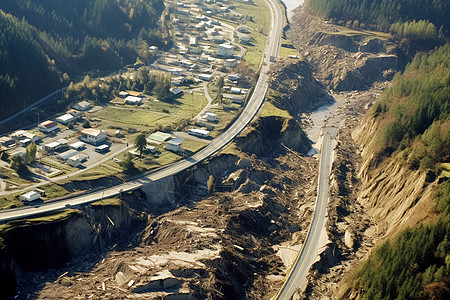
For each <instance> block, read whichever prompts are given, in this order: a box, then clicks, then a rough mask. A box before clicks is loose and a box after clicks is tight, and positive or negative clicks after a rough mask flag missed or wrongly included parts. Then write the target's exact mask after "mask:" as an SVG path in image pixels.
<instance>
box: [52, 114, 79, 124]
mask: <svg viewBox="0 0 450 300" xmlns="http://www.w3.org/2000/svg"><path fill="white" fill-rule="evenodd" d="M56 121H57V122H58V123H61V124H64V125H67V124H69V123H70V122H73V121H75V117H74V116H72V115H71V114H65V115H62V116H59V117H57V118H56Z"/></svg>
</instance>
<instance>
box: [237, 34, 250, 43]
mask: <svg viewBox="0 0 450 300" xmlns="http://www.w3.org/2000/svg"><path fill="white" fill-rule="evenodd" d="M251 40H252V37H251V36H249V35H241V36H240V37H239V43H241V44H244V45H247V44H248V43H250V41H251Z"/></svg>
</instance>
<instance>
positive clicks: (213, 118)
mask: <svg viewBox="0 0 450 300" xmlns="http://www.w3.org/2000/svg"><path fill="white" fill-rule="evenodd" d="M202 118H203V119H205V120H207V121H209V122H217V121H218V120H219V119H217V114H214V113H211V112H207V113H205V114H204V115H203V116H202Z"/></svg>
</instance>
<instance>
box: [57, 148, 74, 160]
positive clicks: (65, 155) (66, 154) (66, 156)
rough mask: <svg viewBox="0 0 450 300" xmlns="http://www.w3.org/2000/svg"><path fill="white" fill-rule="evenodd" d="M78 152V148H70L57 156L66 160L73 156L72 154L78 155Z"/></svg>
mask: <svg viewBox="0 0 450 300" xmlns="http://www.w3.org/2000/svg"><path fill="white" fill-rule="evenodd" d="M77 153H78V151H77V150H74V149H70V150H67V151H64V152H62V153H60V154H58V155H56V158H58V159H60V160H64V161H66V160H68V159H69V157H72V156H74V155H76V154H77Z"/></svg>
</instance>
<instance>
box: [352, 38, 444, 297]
mask: <svg viewBox="0 0 450 300" xmlns="http://www.w3.org/2000/svg"><path fill="white" fill-rule="evenodd" d="M449 55H450V45H448V44H447V45H445V46H443V47H441V48H440V49H438V50H437V51H435V52H434V53H433V54H431V55H424V54H418V55H416V57H415V58H414V60H413V61H412V62H411V64H409V65H408V66H407V68H406V69H405V71H404V73H403V74H397V75H396V77H395V78H394V80H393V84H392V87H391V88H389V89H387V90H386V91H385V92H384V93H383V94H382V95H381V96H380V99H379V101H378V102H377V103H376V105H375V106H374V107H373V109H372V111H369V115H368V116H367V117H366V119H365V120H364V122H363V124H362V126H361V127H360V128H358V129H357V130H356V132H355V138H356V140H357V141H358V142H359V143H360V145H364V146H363V147H364V150H363V151H362V156H363V159H364V160H365V163H364V164H363V166H362V169H361V174H362V177H363V183H364V184H363V187H362V189H361V193H360V199H359V200H360V201H361V202H363V203H365V206H366V207H367V209H368V211H369V215H371V217H372V219H373V220H374V222H376V223H377V224H378V228H379V230H380V233H384V234H386V237H392V238H389V239H388V240H387V241H385V242H384V243H383V244H382V245H380V246H378V248H377V250H376V251H375V252H374V253H373V254H372V255H371V256H370V258H369V260H368V261H367V262H366V263H365V264H364V265H363V266H361V267H360V270H359V271H358V272H357V273H356V275H355V276H354V277H353V279H352V280H351V281H352V282H353V284H352V288H351V289H350V290H349V291H347V292H346V293H345V296H344V297H343V298H349V297H350V298H354V299H359V298H368V299H394V298H395V299H397V298H399V299H405V298H408V299H444V298H445V295H447V296H448V295H449V289H450V277H449V274H450V267H449V264H448V262H449V259H450V246H449V242H448V239H449V236H450V232H449V228H450V227H449V220H450V218H449V207H450V193H449V188H450V181H449V180H448V176H447V175H448V174H447V175H446V174H445V173H444V172H442V171H443V170H442V167H443V163H448V162H449V160H450V157H449V154H450V152H449V151H450V127H449V124H450V123H449V121H450V119H449V113H450V106H449V100H450V94H449V85H450V81H449V78H450V69H449V62H450V60H449ZM408 226H412V227H411V228H408ZM395 228H396V229H399V228H401V229H405V228H406V229H405V230H403V231H398V230H395ZM405 266H408V267H406V268H405ZM410 266H411V267H410Z"/></svg>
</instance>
